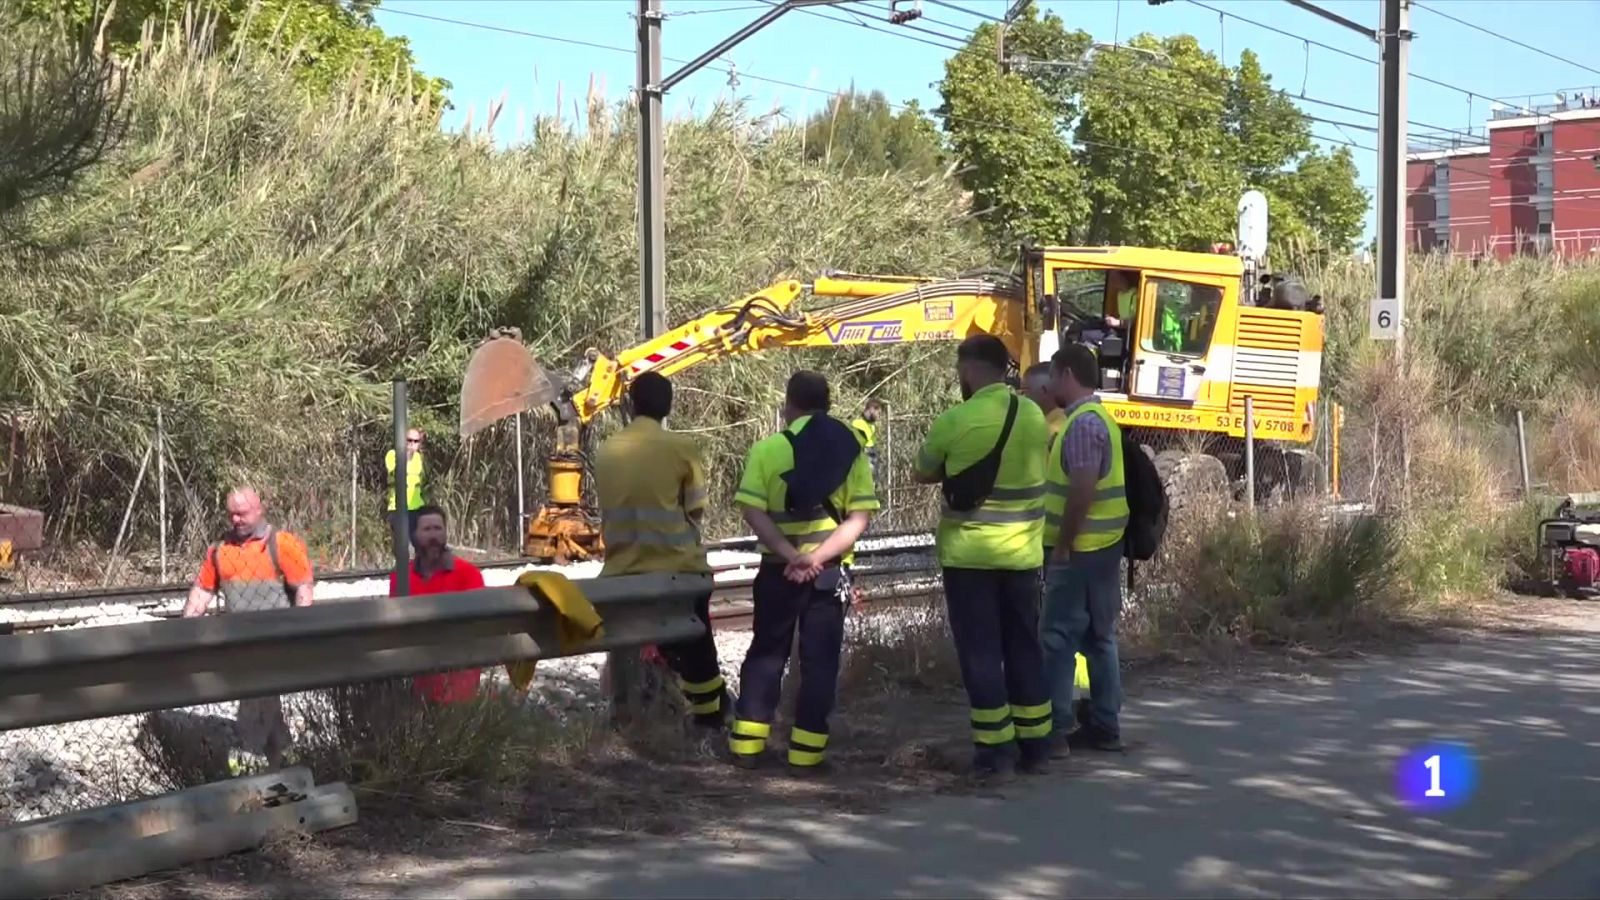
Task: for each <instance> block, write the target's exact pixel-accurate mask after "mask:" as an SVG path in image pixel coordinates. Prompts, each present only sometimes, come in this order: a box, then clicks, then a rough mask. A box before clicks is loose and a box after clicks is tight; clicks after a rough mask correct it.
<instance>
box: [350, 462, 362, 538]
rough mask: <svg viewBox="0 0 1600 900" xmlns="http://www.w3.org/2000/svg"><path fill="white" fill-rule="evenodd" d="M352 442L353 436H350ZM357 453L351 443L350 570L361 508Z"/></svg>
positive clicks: (359, 465) (359, 468) (359, 464)
mask: <svg viewBox="0 0 1600 900" xmlns="http://www.w3.org/2000/svg"><path fill="white" fill-rule="evenodd" d="M351 437H352V441H353V440H354V435H352V436H351ZM358 453H359V451H358V450H357V449H356V447H355V446H354V443H352V446H351V447H350V568H352V569H353V568H355V567H356V522H357V518H356V516H357V515H358V513H359V510H360V508H361V489H360V485H359V482H360V472H361V462H360V459H359V458H358V455H357V454H358Z"/></svg>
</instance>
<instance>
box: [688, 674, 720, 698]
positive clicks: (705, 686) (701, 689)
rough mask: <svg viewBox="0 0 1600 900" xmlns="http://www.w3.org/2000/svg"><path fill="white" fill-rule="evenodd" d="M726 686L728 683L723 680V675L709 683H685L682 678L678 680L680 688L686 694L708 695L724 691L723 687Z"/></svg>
mask: <svg viewBox="0 0 1600 900" xmlns="http://www.w3.org/2000/svg"><path fill="white" fill-rule="evenodd" d="M724 684H726V682H724V681H723V680H722V676H721V675H718V676H717V677H715V678H712V679H710V680H708V681H694V682H689V681H684V680H683V679H681V678H680V679H678V686H679V687H681V688H682V689H683V692H684V693H685V694H707V693H710V692H711V691H720V690H722V686H723V685H724Z"/></svg>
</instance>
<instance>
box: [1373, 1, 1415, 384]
mask: <svg viewBox="0 0 1600 900" xmlns="http://www.w3.org/2000/svg"><path fill="white" fill-rule="evenodd" d="M1410 7H1411V3H1410V0H1383V29H1382V30H1381V31H1380V32H1379V38H1380V40H1381V42H1382V43H1381V46H1382V65H1381V69H1380V73H1379V86H1380V91H1379V92H1380V94H1381V97H1380V101H1379V105H1378V223H1377V224H1378V296H1380V297H1383V298H1385V299H1388V298H1393V299H1394V314H1395V336H1394V363H1395V369H1396V370H1397V371H1401V372H1403V371H1404V366H1405V346H1406V316H1405V309H1406V296H1405V294H1406V242H1405V230H1406V204H1405V177H1406V78H1407V66H1406V63H1407V56H1408V54H1409V52H1410V44H1411V32H1410V14H1411V9H1410Z"/></svg>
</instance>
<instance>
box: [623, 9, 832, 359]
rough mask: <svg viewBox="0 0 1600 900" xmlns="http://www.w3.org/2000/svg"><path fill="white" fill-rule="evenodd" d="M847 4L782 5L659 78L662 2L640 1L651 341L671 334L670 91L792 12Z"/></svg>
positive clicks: (644, 315)
mask: <svg viewBox="0 0 1600 900" xmlns="http://www.w3.org/2000/svg"><path fill="white" fill-rule="evenodd" d="M842 2H845V0H784V2H783V3H779V4H775V5H774V6H773V7H772V8H771V9H768V10H767V11H766V12H764V13H762V14H761V15H760V16H758V17H756V19H755V20H754V21H752V22H751V23H750V24H748V25H746V26H744V27H743V28H741V29H739V30H738V31H735V32H734V33H733V34H731V35H729V36H728V37H726V38H723V39H722V40H720V41H718V42H717V43H716V45H715V46H713V47H712V48H711V49H710V50H707V51H706V52H704V53H702V54H700V55H699V56H697V57H695V58H694V59H693V60H691V61H690V62H688V63H687V64H685V65H684V66H683V67H682V68H680V69H678V70H677V71H676V72H673V73H672V74H671V75H668V76H667V77H666V78H664V79H663V78H662V77H661V20H662V19H663V18H664V16H665V14H664V13H663V12H662V11H661V0H639V13H638V22H636V23H635V24H636V25H637V26H638V92H639V96H638V101H639V319H640V325H641V327H642V329H643V331H644V336H645V337H647V338H653V337H656V336H658V335H660V334H662V333H664V332H665V331H666V330H667V206H666V160H665V156H664V149H663V143H662V139H663V137H664V135H663V133H662V130H661V128H662V126H661V104H662V100H663V98H664V97H665V96H666V93H667V91H670V90H672V88H673V86H674V85H676V84H678V83H679V82H681V81H683V79H685V78H688V77H689V76H690V75H693V74H694V73H695V72H698V71H699V70H701V69H703V68H705V67H706V66H707V65H708V64H710V63H711V62H713V61H715V60H716V58H717V57H719V56H721V55H722V54H724V53H727V52H728V51H729V50H732V49H733V48H734V47H736V46H738V45H739V44H740V43H742V42H743V41H744V40H745V39H746V38H748V37H750V36H751V35H753V34H755V33H756V32H758V31H760V30H761V29H763V28H765V27H767V26H768V25H770V24H771V23H773V22H775V21H777V19H778V18H779V17H781V16H782V15H783V14H784V13H786V12H788V11H789V10H791V9H799V8H801V7H804V6H829V5H833V4H836V3H842Z"/></svg>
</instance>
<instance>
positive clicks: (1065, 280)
mask: <svg viewBox="0 0 1600 900" xmlns="http://www.w3.org/2000/svg"><path fill="white" fill-rule="evenodd" d="M1051 274H1052V275H1053V276H1054V278H1055V282H1056V286H1055V293H1056V302H1057V304H1058V306H1057V308H1058V309H1060V310H1061V311H1062V312H1063V313H1068V311H1076V312H1077V313H1079V314H1085V315H1096V316H1098V315H1099V314H1100V313H1101V310H1102V309H1103V308H1104V306H1105V300H1104V298H1105V291H1106V273H1105V272H1104V271H1103V270H1100V269H1054V270H1052V271H1051ZM1069 318H1070V315H1069Z"/></svg>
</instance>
